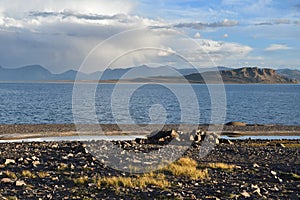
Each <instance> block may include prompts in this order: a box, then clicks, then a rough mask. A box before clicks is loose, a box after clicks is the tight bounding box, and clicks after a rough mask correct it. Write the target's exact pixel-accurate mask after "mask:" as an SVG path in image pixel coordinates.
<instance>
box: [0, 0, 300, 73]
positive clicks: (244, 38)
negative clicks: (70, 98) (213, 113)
mask: <svg viewBox="0 0 300 200" xmlns="http://www.w3.org/2000/svg"><path fill="white" fill-rule="evenodd" d="M141 28H142V29H149V31H148V32H147V33H146V34H143V33H142V32H134V31H131V32H130V33H128V34H124V35H123V38H122V39H115V40H114V41H113V40H110V39H108V38H110V37H111V36H113V35H115V34H118V33H122V32H124V31H128V30H134V29H141ZM174 31H175V32H177V33H179V35H180V34H182V35H184V37H189V42H184V41H185V40H186V38H183V37H182V36H181V37H179V38H178V37H177V36H178V34H177V36H176V34H175V32H174ZM148 33H149V34H148ZM150 33H151V34H150ZM299 34H300V1H293V0H287V1H275V0H273V1H272V0H256V1H254V0H244V1H238V0H223V1H216V0H212V1H204V0H180V1H179V0H164V1H163V0H154V1H153V0H151V1H150V0H141V1H137V0H127V1H124V0H110V1H107V0H89V1H86V0H61V1H53V0H28V1H26V2H25V1H23V0H15V1H13V3H12V2H11V1H9V0H2V1H1V2H0V44H1V45H0V65H1V66H4V67H18V66H23V65H30V64H41V65H43V66H45V67H47V68H48V69H49V70H50V71H52V72H62V71H65V70H68V69H78V68H79V66H80V65H81V64H82V62H83V61H84V60H85V59H86V58H87V56H88V55H89V52H90V51H91V50H92V49H93V48H95V46H96V45H98V44H99V43H101V42H103V41H107V39H108V41H109V42H106V43H105V42H104V43H105V44H104V46H103V47H102V48H103V49H105V50H103V49H102V50H101V51H100V50H99V51H97V53H98V54H97V56H94V57H93V58H90V59H93V60H91V61H90V60H89V64H90V67H89V68H88V69H83V71H88V72H92V71H97V70H103V68H105V66H103V65H104V64H103V63H109V61H110V60H111V59H113V58H114V57H117V56H118V53H119V54H120V55H121V53H122V52H126V51H129V50H130V49H133V48H140V47H143V45H144V47H146V46H147V47H151V45H153V47H155V48H156V47H159V48H162V49H164V53H161V51H160V50H158V51H157V53H156V54H155V53H153V52H152V53H149V52H145V51H144V52H143V51H140V52H138V53H135V55H128V56H125V57H124V56H123V57H124V58H122V59H121V60H122V62H119V63H115V64H114V67H129V66H132V65H138V64H141V63H145V64H147V63H156V65H159V64H162V65H163V64H168V65H173V66H175V67H182V65H178V64H176V62H175V60H174V58H172V57H168V56H169V55H171V54H175V53H176V54H178V55H182V56H184V57H185V58H187V60H189V61H191V62H193V64H194V65H195V66H196V67H208V66H211V65H223V66H228V67H243V66H260V67H271V68H295V69H300V56H299V53H300V39H299ZM121 35H122V34H121ZM125 36H126V37H125ZM176 37H177V41H176V40H175V38H176ZM116 41H118V43H116ZM193 42H196V43H198V44H199V45H200V46H201V49H202V50H204V51H205V52H207V53H208V54H209V56H210V58H209V59H210V61H208V60H205V59H207V58H206V57H203V56H201V51H200V50H199V49H197V47H195V46H194V45H192V43H193ZM179 44H180V45H179ZM172 59H173V61H172ZM211 61H213V62H211Z"/></svg>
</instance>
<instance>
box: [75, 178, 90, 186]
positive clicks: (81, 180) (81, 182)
mask: <svg viewBox="0 0 300 200" xmlns="http://www.w3.org/2000/svg"><path fill="white" fill-rule="evenodd" d="M72 180H73V182H74V184H76V185H84V184H86V183H87V182H88V180H89V178H88V176H81V177H79V178H74V179H72Z"/></svg>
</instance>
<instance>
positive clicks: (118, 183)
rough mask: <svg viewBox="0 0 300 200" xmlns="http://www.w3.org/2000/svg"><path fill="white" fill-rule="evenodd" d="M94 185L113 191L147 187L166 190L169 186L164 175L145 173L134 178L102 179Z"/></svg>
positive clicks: (115, 177) (114, 177)
mask: <svg viewBox="0 0 300 200" xmlns="http://www.w3.org/2000/svg"><path fill="white" fill-rule="evenodd" d="M96 185H97V186H98V187H100V186H101V185H105V186H111V187H113V188H115V189H118V188H119V187H128V188H136V187H137V188H145V187H147V186H148V185H154V186H157V187H159V188H166V187H168V186H170V183H169V182H168V181H167V180H166V179H165V175H164V174H160V173H159V174H155V173H146V174H143V175H138V176H135V177H122V176H113V177H103V178H99V179H98V180H97V183H96Z"/></svg>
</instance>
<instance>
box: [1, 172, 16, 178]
mask: <svg viewBox="0 0 300 200" xmlns="http://www.w3.org/2000/svg"><path fill="white" fill-rule="evenodd" d="M4 175H5V176H7V177H8V178H11V179H16V178H17V175H16V174H15V173H14V172H11V171H8V170H7V171H5V172H4Z"/></svg>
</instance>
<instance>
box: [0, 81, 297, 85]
mask: <svg viewBox="0 0 300 200" xmlns="http://www.w3.org/2000/svg"><path fill="white" fill-rule="evenodd" d="M0 83H46V84H64V83H65V84H74V83H80V84H84V83H86V84H96V83H98V84H101V83H102V84H116V83H119V84H195V85H196V84H197V85H300V83H234V82H232V83H231V82H226V83H216V82H215V83H213V82H212V83H201V82H192V81H191V82H187V81H179V82H176V81H170V82H168V81H165V82H164V81H161V82H159V81H155V82H151V81H148V82H147V81H145V82H143V81H141V82H138V81H127V80H103V81H85V80H78V81H71V80H59V81H0Z"/></svg>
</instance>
